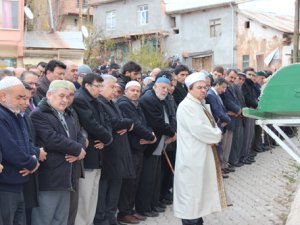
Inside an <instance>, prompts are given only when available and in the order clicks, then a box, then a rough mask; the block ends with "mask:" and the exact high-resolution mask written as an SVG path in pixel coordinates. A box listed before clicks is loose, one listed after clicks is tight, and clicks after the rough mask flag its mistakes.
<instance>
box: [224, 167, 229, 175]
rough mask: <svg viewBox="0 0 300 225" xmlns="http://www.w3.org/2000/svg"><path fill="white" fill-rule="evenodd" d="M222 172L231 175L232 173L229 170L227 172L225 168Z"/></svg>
mask: <svg viewBox="0 0 300 225" xmlns="http://www.w3.org/2000/svg"><path fill="white" fill-rule="evenodd" d="M222 172H223V174H227V173H230V171H229V170H227V168H224V169H222Z"/></svg>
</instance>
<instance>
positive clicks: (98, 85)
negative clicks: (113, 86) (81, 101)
mask: <svg viewBox="0 0 300 225" xmlns="http://www.w3.org/2000/svg"><path fill="white" fill-rule="evenodd" d="M90 85H91V86H94V87H95V88H102V87H103V85H102V84H90Z"/></svg>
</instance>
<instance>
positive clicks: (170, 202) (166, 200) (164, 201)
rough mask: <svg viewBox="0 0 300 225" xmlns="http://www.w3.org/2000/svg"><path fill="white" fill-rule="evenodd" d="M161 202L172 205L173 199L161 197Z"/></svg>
mask: <svg viewBox="0 0 300 225" xmlns="http://www.w3.org/2000/svg"><path fill="white" fill-rule="evenodd" d="M161 202H162V203H163V204H166V205H172V203H173V201H171V200H168V199H163V200H161Z"/></svg>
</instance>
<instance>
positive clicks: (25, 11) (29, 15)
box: [24, 6, 34, 20]
mask: <svg viewBox="0 0 300 225" xmlns="http://www.w3.org/2000/svg"><path fill="white" fill-rule="evenodd" d="M24 13H25V15H26V16H27V18H28V19H30V20H32V19H33V17H34V16H33V14H32V12H31V9H30V8H29V7H28V6H24Z"/></svg>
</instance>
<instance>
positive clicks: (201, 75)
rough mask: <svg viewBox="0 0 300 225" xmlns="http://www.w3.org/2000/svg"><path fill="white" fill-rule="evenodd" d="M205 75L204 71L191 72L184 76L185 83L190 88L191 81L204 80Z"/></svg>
mask: <svg viewBox="0 0 300 225" xmlns="http://www.w3.org/2000/svg"><path fill="white" fill-rule="evenodd" d="M205 79H206V76H205V74H204V73H202V72H197V73H192V74H191V75H189V76H187V77H186V78H185V81H184V82H185V85H186V86H187V87H188V88H190V87H191V86H192V84H193V83H195V82H197V81H205Z"/></svg>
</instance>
